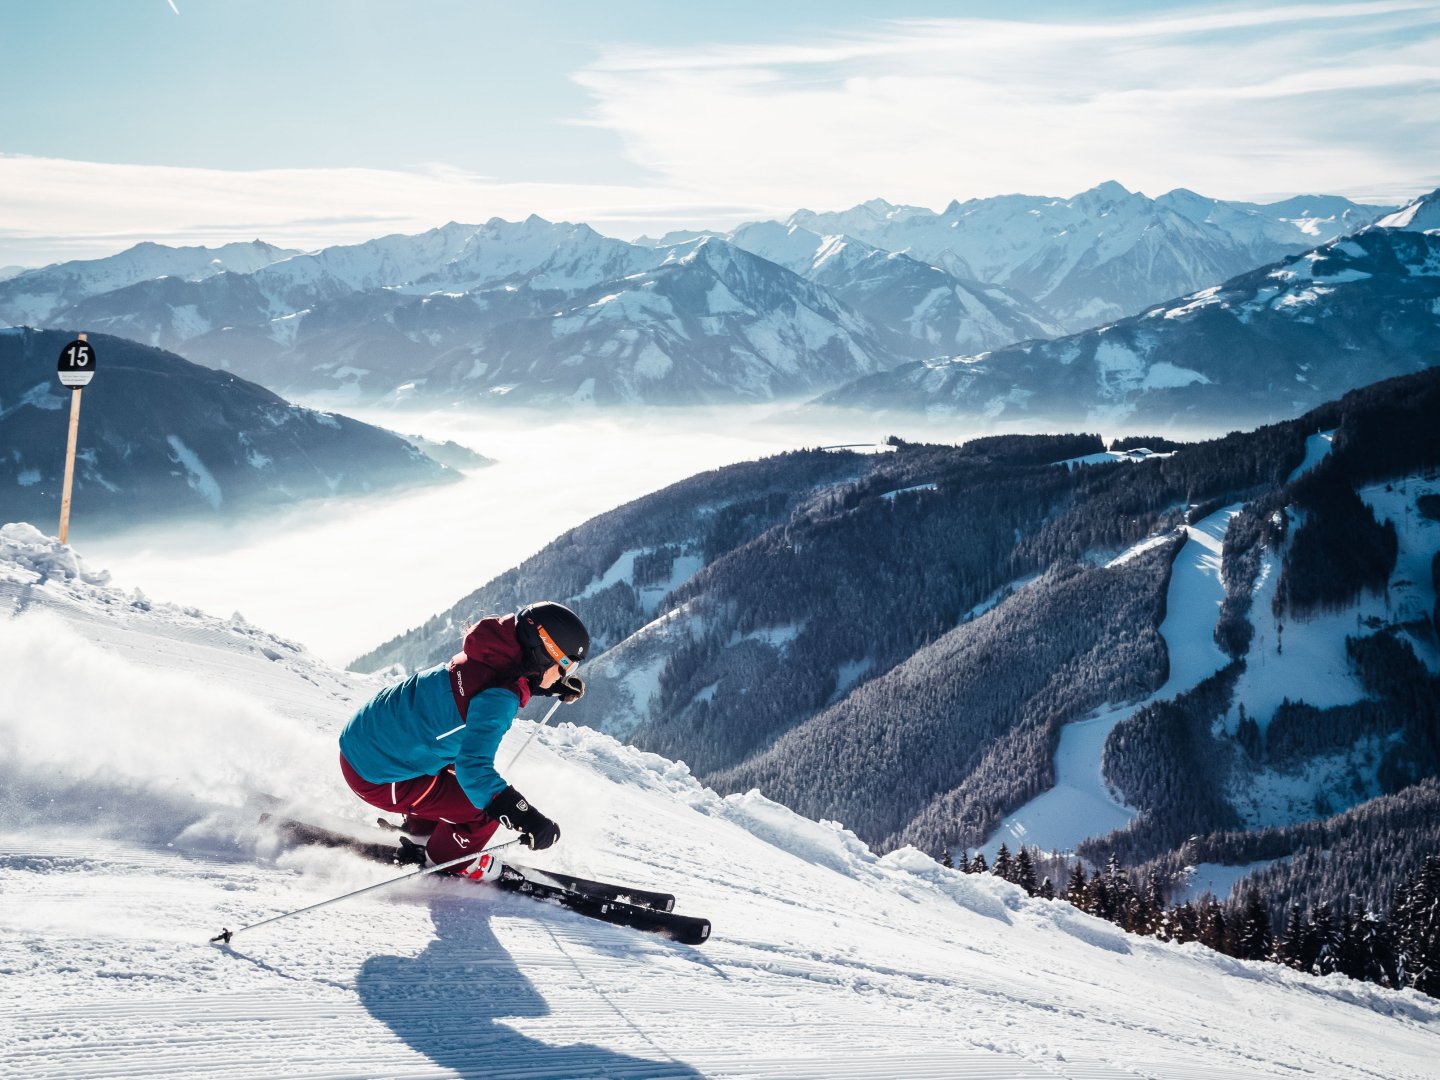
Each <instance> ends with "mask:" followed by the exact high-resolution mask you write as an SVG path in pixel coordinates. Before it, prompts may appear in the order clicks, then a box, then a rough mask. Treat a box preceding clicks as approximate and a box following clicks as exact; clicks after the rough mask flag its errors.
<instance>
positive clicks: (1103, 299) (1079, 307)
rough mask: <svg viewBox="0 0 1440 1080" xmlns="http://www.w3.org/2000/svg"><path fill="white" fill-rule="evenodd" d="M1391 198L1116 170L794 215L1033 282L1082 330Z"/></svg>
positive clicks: (928, 258) (1378, 210) (1289, 249)
mask: <svg viewBox="0 0 1440 1080" xmlns="http://www.w3.org/2000/svg"><path fill="white" fill-rule="evenodd" d="M1386 209H1387V208H1385V207H1380V206H1362V205H1359V204H1356V203H1353V202H1351V201H1350V200H1348V199H1343V198H1338V197H1335V196H1309V197H1303V198H1295V199H1287V200H1285V201H1284V202H1279V203H1272V204H1265V205H1259V204H1254V203H1235V202H1224V201H1222V200H1219V199H1209V198H1205V197H1204V196H1201V195H1197V194H1196V193H1195V192H1193V191H1187V190H1185V189H1183V188H1180V189H1177V190H1175V191H1171V192H1168V193H1167V194H1165V195H1161V196H1160V197H1159V198H1156V199H1151V198H1147V197H1146V196H1144V195H1142V194H1140V193H1139V192H1132V191H1127V190H1126V189H1125V188H1124V187H1123V186H1122V185H1120V184H1118V183H1116V182H1114V181H1113V180H1112V181H1107V182H1106V183H1103V184H1100V185H1098V186H1097V187H1094V188H1091V189H1090V190H1089V191H1083V192H1081V193H1080V194H1079V195H1076V196H1075V197H1074V198H1072V199H1055V198H1045V197H1041V196H1033V195H1002V196H998V197H995V198H989V199H971V200H968V201H967V202H963V203H961V202H952V203H951V204H950V205H949V206H947V207H946V208H945V209H944V210H943V211H941V212H940V213H938V214H936V213H932V212H931V211H929V210H925V209H923V208H920V207H913V206H892V205H890V204H889V203H886V202H884V201H883V200H873V201H871V202H868V203H863V204H862V205H860V206H857V207H855V208H853V209H851V210H847V211H842V212H839V213H822V214H816V213H812V212H810V211H805V210H802V211H800V212H799V213H797V214H795V215H794V216H793V217H792V218H791V219H790V221H791V222H792V223H793V224H797V225H801V226H803V227H805V228H808V229H811V230H814V231H818V232H825V233H832V232H838V233H842V234H844V235H846V236H853V237H855V238H857V239H860V240H864V241H867V242H869V243H871V244H874V245H876V246H877V247H882V248H885V249H886V250H888V251H901V252H906V253H908V254H911V255H913V256H914V257H916V258H918V259H922V260H924V261H925V262H929V263H933V264H934V265H936V266H941V267H944V268H945V269H947V270H949V271H950V272H951V273H952V274H955V275H957V276H960V277H966V278H972V279H976V280H980V281H987V282H994V283H996V284H999V285H1004V286H1006V287H1008V288H1010V289H1013V290H1015V291H1017V292H1020V293H1022V294H1024V295H1025V296H1027V297H1029V298H1031V299H1032V300H1034V301H1035V302H1037V303H1039V304H1041V305H1042V306H1044V307H1045V308H1046V310H1048V311H1050V312H1051V313H1052V314H1053V315H1054V317H1055V318H1057V319H1059V320H1060V321H1061V322H1062V323H1064V324H1065V326H1066V328H1067V329H1069V330H1071V331H1075V330H1080V329H1083V328H1085V327H1087V326H1094V325H1095V324H1097V323H1100V322H1104V321H1108V320H1111V319H1115V318H1118V317H1120V316H1123V315H1129V314H1131V313H1133V312H1135V311H1139V310H1140V309H1141V308H1145V307H1148V306H1149V305H1151V304H1154V303H1158V302H1159V301H1161V300H1168V299H1170V298H1171V297H1172V296H1180V295H1182V294H1184V293H1188V292H1193V291H1194V290H1195V289H1197V288H1200V287H1203V286H1205V285H1211V284H1214V283H1216V282H1219V281H1224V280H1225V279H1226V278H1229V277H1233V276H1234V275H1236V274H1238V273H1241V272H1243V271H1245V270H1249V269H1251V268H1253V267H1255V266H1259V265H1261V264H1262V263H1267V262H1273V261H1274V260H1276V259H1278V258H1280V257H1282V256H1284V255H1289V254H1294V253H1296V252H1299V251H1302V250H1304V249H1306V248H1311V247H1314V246H1315V245H1316V244H1318V243H1321V242H1323V241H1327V240H1332V239H1335V238H1336V237H1339V236H1344V235H1346V234H1347V233H1350V232H1353V231H1355V230H1356V229H1359V228H1361V227H1363V226H1365V225H1368V224H1370V223H1371V222H1373V221H1374V220H1375V219H1376V218H1378V217H1379V216H1380V215H1381V214H1383V213H1385V212H1386Z"/></svg>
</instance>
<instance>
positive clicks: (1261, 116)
mask: <svg viewBox="0 0 1440 1080" xmlns="http://www.w3.org/2000/svg"><path fill="white" fill-rule="evenodd" d="M172 6H173V4H172ZM751 33H752V34H753V35H757V36H756V37H755V39H754V40H752V41H750V42H740V43H731V44H724V45H721V44H715V43H714V42H713V39H712V40H711V41H701V42H698V43H695V44H692V45H678V44H677V45H674V46H670V47H663V48H661V47H656V46H654V45H629V46H614V47H610V48H607V49H605V50H604V51H603V53H602V54H601V55H599V56H598V57H596V58H595V59H594V60H593V62H591V63H589V64H587V65H586V66H585V67H584V68H583V69H581V70H578V71H574V72H573V73H572V74H571V76H570V77H571V78H572V79H573V80H574V82H575V83H576V84H578V85H579V86H580V87H581V88H582V89H583V90H584V91H585V93H586V94H587V95H588V96H589V106H588V108H587V109H586V110H585V111H584V113H583V114H582V115H578V116H572V117H571V119H570V123H571V124H574V125H582V126H590V127H596V128H601V129H604V130H605V131H607V132H610V133H612V134H613V135H614V136H616V137H617V139H618V143H619V146H620V147H621V150H620V151H619V153H620V154H622V155H623V159H622V158H620V157H607V158H602V159H596V158H595V157H594V155H595V153H597V151H596V150H595V147H597V146H601V145H603V146H605V147H607V150H606V151H605V152H606V153H611V151H610V150H609V149H608V148H609V147H611V146H613V145H614V142H612V140H610V139H600V140H597V139H595V138H594V137H593V135H594V133H593V132H579V133H577V135H576V144H575V145H576V146H580V145H582V144H583V145H584V146H586V147H589V148H590V149H589V151H587V152H578V151H577V152H575V153H574V154H573V164H571V165H569V166H568V168H569V175H560V176H559V178H558V179H556V178H555V173H554V172H553V171H552V172H550V173H546V174H545V175H547V176H549V177H550V178H551V179H550V182H543V183H542V182H530V181H528V180H526V179H525V178H523V177H522V176H517V175H515V169H516V165H515V161H514V160H510V159H507V160H509V164H508V165H507V166H506V167H505V171H506V173H507V175H504V176H496V175H488V176H487V175H480V174H479V173H478V172H476V171H475V170H466V169H460V168H456V167H454V166H453V165H447V164H444V163H438V164H427V165H414V164H402V163H396V164H395V165H394V166H393V167H382V168H358V167H356V168H264V167H261V168H256V169H251V170H226V169H215V168H196V167H184V168H182V167H177V166H171V165H153V164H152V165H122V164H105V163H99V162H94V161H81V160H64V159H62V157H61V156H58V155H57V156H43V157H41V156H24V155H18V154H5V153H3V150H4V147H0V265H3V264H6V263H30V264H35V263H39V262H45V261H52V260H56V259H61V258H70V257H80V256H93V255H100V254H108V253H110V252H113V251H114V250H117V249H118V248H119V247H121V246H125V245H127V244H129V243H132V242H134V241H135V240H137V239H154V240H160V241H165V242H170V243H191V244H193V243H220V242H227V241H232V240H248V239H252V238H255V237H257V236H258V237H261V238H263V239H265V240H268V241H270V242H272V243H276V244H281V245H284V246H291V247H305V248H309V247H316V246H320V245H323V244H333V243H347V242H356V241H360V240H365V239H369V238H371V237H373V236H375V235H377V233H378V232H380V231H381V230H383V231H388V232H419V231H422V230H424V229H427V228H432V227H435V226H437V225H440V224H443V223H444V222H446V221H450V220H457V221H469V222H477V223H478V222H482V221H485V220H487V219H488V218H490V217H492V216H502V217H507V218H520V217H525V216H527V215H529V214H530V213H538V214H540V215H542V216H544V217H547V218H551V219H552V220H572V221H585V222H588V223H590V224H591V225H593V226H595V227H596V228H598V229H600V230H601V231H604V232H608V233H610V234H611V235H616V236H623V237H633V236H635V235H637V234H638V233H640V232H650V233H652V234H654V233H659V232H664V231H665V230H667V229H669V228H681V227H709V228H717V227H719V228H723V227H728V226H732V225H735V224H738V223H739V222H741V221H744V220H749V219H754V218H760V217H775V216H779V217H783V216H785V215H787V214H788V213H789V212H791V211H793V210H795V209H797V208H799V207H802V206H808V207H810V208H813V209H835V208H842V207H847V206H851V205H853V204H855V203H858V202H861V201H864V200H866V199H870V198H873V197H876V196H880V197H883V198H886V199H889V200H891V201H893V202H904V203H913V204H922V205H928V206H932V207H939V206H943V205H944V204H945V203H947V202H949V201H950V200H951V199H952V198H961V199H964V198H970V197H984V196H988V195H995V194H1000V193H1005V192H1026V193H1030V194H1041V195H1058V196H1066V195H1071V194H1074V193H1075V192H1077V191H1080V190H1082V189H1084V188H1088V187H1091V186H1093V185H1094V184H1096V183H1098V182H1100V181H1102V180H1107V179H1116V180H1119V181H1120V182H1122V183H1123V184H1125V185H1126V186H1127V187H1130V188H1132V189H1137V190H1142V191H1145V192H1147V193H1148V194H1151V195H1157V194H1160V193H1162V192H1164V191H1167V190H1170V189H1171V188H1175V187H1188V188H1192V189H1194V190H1197V191H1200V192H1202V193H1204V194H1206V195H1212V196H1218V197H1223V198H1267V197H1274V198H1281V197H1285V196H1287V195H1291V194H1298V193H1312V192H1325V193H1335V194H1343V195H1349V196H1351V197H1352V198H1360V199H1368V200H1369V201H1373V202H1401V201H1404V200H1407V199H1409V198H1411V197H1413V196H1415V195H1417V194H1419V193H1421V192H1423V191H1426V190H1429V189H1430V188H1433V187H1435V186H1437V185H1440V121H1437V119H1436V118H1437V117H1440V5H1437V4H1436V3H1434V0H1371V2H1366V0H1360V2H1353V3H1336V4H1324V3H1302V4H1284V3H1272V4H1263V5H1253V4H1252V5H1246V6H1243V7H1239V6H1237V7H1229V8H1225V7H1222V8H1198V7H1197V8H1188V9H1184V10H1180V11H1176V10H1170V11H1164V10H1160V11H1156V12H1154V13H1150V12H1147V11H1141V12H1140V13H1138V14H1136V15H1134V16H1132V17H1129V18H1107V19H1089V18H1086V19H1083V21H1082V19H1081V17H1080V16H1078V15H1073V14H1069V13H1067V14H1066V16H1065V17H1063V18H1062V17H1048V18H1042V17H1037V18H1036V19H1034V20H1032V21H1021V20H1018V19H1016V20H1004V19H980V18H945V19H936V18H927V19H896V20H891V21H875V22H871V23H867V24H864V26H863V27H862V28H861V29H858V30H857V29H854V28H851V29H849V30H845V29H837V30H836V31H835V32H834V33H831V34H828V35H820V36H817V35H810V36H808V37H806V38H804V39H803V40H800V39H794V40H784V39H780V38H777V37H776V36H774V33H773V32H772V35H771V36H770V37H768V38H765V39H763V40H762V39H760V38H759V37H758V35H759V34H760V33H761V31H758V30H752V31H751ZM642 40H643V39H642ZM336 62H343V57H340V58H337V61H336ZM399 75H400V76H403V78H405V79H407V80H409V81H410V82H412V83H414V85H416V86H422V85H424V84H425V78H426V76H425V73H424V72H417V71H403V72H400V73H399ZM296 107H297V108H304V107H306V103H305V102H303V101H301V102H298V103H297V106H296ZM487 107H488V106H487ZM495 107H496V108H501V107H503V106H500V105H496V106H495ZM560 120H561V114H558V113H557V114H556V115H555V116H554V117H551V122H552V123H560ZM233 122H236V120H235V118H234V117H229V116H226V115H217V116H216V117H215V118H214V123H215V124H217V125H224V124H226V123H233ZM415 122H416V123H417V124H423V123H424V116H423V115H422V114H417V115H416V117H415ZM158 130H163V125H162V126H161V127H160V128H159V129H158ZM559 130H561V131H564V130H567V129H566V128H565V126H564V125H563V124H562V125H561V126H560V129H559ZM569 130H573V128H571V129H569ZM581 135H586V136H591V137H590V138H587V139H584V140H582V139H581V138H580V136H581ZM442 142H443V141H442ZM548 149H549V150H550V151H551V159H554V160H560V161H565V160H566V154H565V153H558V154H557V153H554V151H555V147H553V146H552V147H548ZM587 154H588V155H589V156H587ZM74 156H76V157H79V156H81V155H80V154H76V155H74ZM502 156H503V155H502ZM152 157H153V155H152ZM522 158H523V155H522ZM259 164H261V165H262V166H263V164H264V163H263V162H262V163H259ZM616 166H623V167H616ZM497 171H498V170H497ZM597 174H603V175H609V176H625V177H629V176H638V177H641V179H637V180H635V181H626V182H621V183H596V182H593V181H592V180H591V179H590V178H591V177H593V176H595V175H597Z"/></svg>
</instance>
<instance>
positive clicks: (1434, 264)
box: [821, 192, 1440, 429]
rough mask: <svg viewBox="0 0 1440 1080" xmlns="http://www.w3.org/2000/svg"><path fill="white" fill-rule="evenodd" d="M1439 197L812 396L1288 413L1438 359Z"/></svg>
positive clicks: (1130, 412)
mask: <svg viewBox="0 0 1440 1080" xmlns="http://www.w3.org/2000/svg"><path fill="white" fill-rule="evenodd" d="M1437 207H1440V192H1433V193H1431V194H1430V195H1427V196H1425V198H1423V199H1421V200H1418V201H1417V202H1416V203H1415V204H1414V205H1412V206H1410V207H1408V208H1406V209H1405V210H1404V211H1402V212H1400V213H1397V214H1395V215H1392V216H1391V217H1389V218H1386V219H1385V221H1383V222H1381V223H1380V224H1379V225H1377V226H1375V227H1373V228H1368V229H1365V230H1362V231H1361V232H1358V233H1356V234H1354V235H1353V236H1350V237H1346V238H1344V239H1340V240H1334V241H1331V242H1329V243H1326V244H1323V245H1321V246H1319V247H1316V248H1314V249H1313V250H1310V251H1306V252H1304V253H1303V254H1300V255H1291V256H1288V257H1286V258H1285V259H1282V260H1281V261H1279V262H1276V263H1272V264H1271V265H1269V266H1263V267H1260V268H1259V269H1256V270H1252V271H1249V272H1247V273H1244V274H1241V275H1239V276H1237V277H1234V278H1231V279H1230V280H1228V281H1226V282H1224V283H1223V284H1220V285H1216V286H1212V287H1211V288H1208V289H1202V290H1200V291H1199V292H1194V293H1191V294H1189V295H1186V296H1181V297H1180V298H1179V299H1175V300H1170V301H1167V302H1166V303H1162V304H1157V305H1156V306H1154V307H1151V308H1149V309H1148V310H1145V311H1143V312H1141V313H1139V314H1137V315H1132V316H1130V317H1129V318H1125V319H1120V320H1118V321H1116V322H1114V323H1110V324H1107V325H1105V326H1101V327H1098V328H1096V329H1093V330H1086V331H1084V332H1082V333H1079V334H1073V335H1070V336H1068V337H1061V338H1056V339H1053V340H1050V341H1028V342H1022V343H1019V344H1015V345H1010V346H1007V347H1005V348H1001V349H996V350H994V351H991V352H987V353H981V354H979V355H975V356H961V357H955V358H952V359H948V360H930V361H913V362H911V363H908V364H903V365H900V366H898V367H896V368H893V369H892V370H890V371H887V372H884V373H882V374H880V375H876V376H871V377H868V378H865V379H862V380H858V381H857V382H855V383H852V384H850V385H847V386H844V387H841V388H840V389H838V390H836V391H833V392H832V393H830V394H828V395H824V396H823V397H822V398H821V400H822V401H823V402H825V403H827V404H835V405H845V406H849V407H853V408H859V409H864V410H867V411H870V410H876V409H898V410H902V411H924V412H931V413H936V412H940V413H943V412H953V413H956V414H959V415H969V416H975V417H983V418H985V419H986V420H989V421H992V422H996V423H1001V424H1004V423H1011V424H1027V425H1036V424H1040V425H1043V424H1045V423H1058V424H1062V425H1069V424H1083V425H1087V426H1106V425H1110V426H1113V425H1115V424H1126V425H1130V426H1131V427H1132V429H1133V427H1134V425H1137V424H1139V425H1150V426H1152V427H1165V426H1167V425H1184V424H1186V423H1193V424H1196V425H1214V424H1221V423H1261V422H1265V421H1268V420H1275V419H1280V418H1282V417H1287V416H1294V415H1296V414H1297V413H1299V412H1302V411H1304V410H1305V409H1308V408H1312V407H1314V406H1316V405H1318V404H1320V403H1321V402H1323V401H1326V400H1328V399H1330V398H1332V397H1335V396H1336V395H1338V394H1340V393H1343V392H1344V391H1346V390H1348V389H1350V388H1352V387H1355V386H1358V385H1362V384H1364V383H1366V382H1369V381H1371V380H1374V379H1379V378H1386V377H1389V376H1392V375H1399V374H1403V373H1405V372H1410V371H1417V370H1419V369H1421V368H1424V367H1428V366H1430V365H1432V364H1435V363H1437V362H1440V231H1437V230H1431V231H1424V230H1423V228H1422V227H1423V226H1424V225H1425V224H1426V223H1427V222H1429V221H1431V220H1432V219H1433V218H1434V216H1435V214H1436V213H1437V212H1440V211H1437Z"/></svg>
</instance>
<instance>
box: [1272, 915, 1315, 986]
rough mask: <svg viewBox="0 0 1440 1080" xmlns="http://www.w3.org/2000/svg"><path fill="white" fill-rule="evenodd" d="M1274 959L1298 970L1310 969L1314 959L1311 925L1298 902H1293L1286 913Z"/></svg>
mask: <svg viewBox="0 0 1440 1080" xmlns="http://www.w3.org/2000/svg"><path fill="white" fill-rule="evenodd" d="M1272 959H1273V960H1274V961H1275V962H1276V963H1277V964H1283V965H1284V966H1285V967H1288V968H1294V969H1295V970H1296V971H1309V970H1310V964H1311V962H1312V961H1313V959H1314V958H1313V957H1312V956H1311V955H1310V926H1309V924H1308V923H1306V921H1305V916H1304V913H1303V912H1301V910H1300V905H1299V904H1298V903H1292V904H1291V905H1290V910H1289V911H1288V912H1287V913H1286V915H1285V926H1284V929H1283V930H1281V932H1280V937H1279V938H1278V939H1277V940H1276V942H1275V951H1274V953H1273V954H1272Z"/></svg>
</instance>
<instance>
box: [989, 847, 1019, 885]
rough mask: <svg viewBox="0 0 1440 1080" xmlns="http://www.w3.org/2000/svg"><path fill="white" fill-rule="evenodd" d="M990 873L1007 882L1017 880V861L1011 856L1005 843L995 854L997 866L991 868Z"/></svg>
mask: <svg viewBox="0 0 1440 1080" xmlns="http://www.w3.org/2000/svg"><path fill="white" fill-rule="evenodd" d="M990 872H991V873H992V874H994V875H995V876H996V877H998V878H1002V879H1003V880H1005V881H1014V880H1015V860H1014V859H1013V858H1012V857H1011V855H1010V849H1009V848H1008V847H1006V846H1005V845H1004V844H1003V843H1002V844H1001V845H1000V850H999V851H997V852H996V853H995V865H994V866H992V867H991V868H990Z"/></svg>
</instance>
